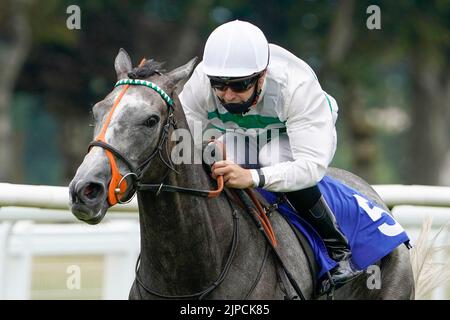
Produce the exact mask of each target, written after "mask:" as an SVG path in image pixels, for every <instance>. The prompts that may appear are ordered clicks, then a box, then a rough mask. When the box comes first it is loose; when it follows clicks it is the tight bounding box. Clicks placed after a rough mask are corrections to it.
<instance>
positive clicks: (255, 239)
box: [69, 49, 414, 299]
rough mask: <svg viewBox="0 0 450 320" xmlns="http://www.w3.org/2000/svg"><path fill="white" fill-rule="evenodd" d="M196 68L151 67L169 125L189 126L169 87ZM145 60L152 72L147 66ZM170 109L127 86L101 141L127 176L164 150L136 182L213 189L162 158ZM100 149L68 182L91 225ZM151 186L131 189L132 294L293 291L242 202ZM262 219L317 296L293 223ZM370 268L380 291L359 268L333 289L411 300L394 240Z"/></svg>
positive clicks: (348, 295)
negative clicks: (134, 212)
mask: <svg viewBox="0 0 450 320" xmlns="http://www.w3.org/2000/svg"><path fill="white" fill-rule="evenodd" d="M194 65H195V59H193V60H191V61H190V62H188V63H187V64H185V65H183V66H181V67H179V68H177V69H175V70H173V71H171V72H168V73H165V74H161V73H160V72H159V71H158V70H157V67H158V65H157V64H156V63H155V64H154V65H153V71H154V72H152V73H151V74H149V75H148V76H147V77H146V79H145V80H147V81H151V82H152V83H155V84H157V86H158V87H159V88H162V89H163V91H164V92H165V93H167V95H168V96H170V97H171V98H172V99H173V101H174V105H173V106H174V107H173V109H172V111H173V115H172V116H173V118H174V119H175V121H176V126H177V128H184V129H188V125H187V122H186V119H185V116H184V113H183V110H182V108H181V106H180V103H179V100H178V98H177V92H178V90H179V89H180V88H181V87H182V85H183V84H184V83H185V81H186V80H187V78H188V77H189V75H190V74H191V72H192V70H193V68H194ZM147 67H149V68H150V69H152V65H151V63H150V64H149V65H148V66H147ZM115 70H116V73H117V78H118V80H121V79H127V78H128V77H129V74H130V72H132V71H133V69H132V64H131V60H130V57H129V56H128V54H127V53H126V52H125V51H124V50H123V49H121V50H120V51H119V53H118V55H117V57H116V59H115ZM120 92H121V86H118V87H116V88H115V89H114V90H113V91H112V92H110V93H109V94H108V96H107V97H106V98H105V99H104V100H102V101H100V102H98V103H97V104H96V105H95V106H94V107H93V114H94V118H95V129H94V131H95V132H94V135H95V136H97V135H98V134H99V132H100V131H101V130H102V126H103V124H104V122H105V121H106V119H107V117H108V113H109V111H110V110H111V108H112V106H113V104H114V101H115V99H116V98H117V96H118V95H119V94H120ZM169 110H170V108H168V104H167V101H165V100H164V99H163V98H162V96H161V94H158V92H157V91H155V90H152V89H150V88H147V87H145V86H130V87H129V88H128V90H127V91H126V94H124V96H123V98H122V100H121V102H120V108H117V109H116V110H115V112H114V114H113V116H112V118H111V119H110V123H109V126H108V128H107V130H106V133H105V143H106V144H107V145H109V146H112V147H113V148H114V150H115V151H116V153H115V159H116V162H117V165H118V169H119V171H120V172H121V173H122V175H125V174H126V173H129V172H131V169H130V167H134V168H137V167H139V166H141V167H142V165H141V164H142V163H145V162H146V160H147V159H149V157H150V156H151V155H154V154H155V152H154V150H157V149H158V148H159V149H160V151H162V152H160V153H159V156H155V157H152V160H151V161H150V162H148V163H146V166H145V170H144V172H142V175H141V176H140V177H139V178H140V182H141V183H153V184H155V183H161V182H162V181H163V180H164V183H165V184H167V185H173V186H185V187H189V188H192V189H215V188H216V182H215V181H214V180H212V179H211V178H210V176H209V174H208V173H207V172H206V171H205V170H204V168H203V166H202V165H201V164H183V163H182V164H176V165H173V164H171V163H168V162H169V161H168V158H167V156H168V155H169V154H170V150H171V149H172V148H173V147H174V146H175V142H174V141H171V139H170V138H168V139H166V140H165V143H164V146H163V148H161V144H160V141H161V137H162V135H163V132H164V129H165V128H167V126H165V125H166V124H168V123H170V121H168V117H169V115H170V114H171V113H170V112H169ZM174 123H175V122H174ZM105 148H106V147H105V146H104V145H103V146H102V145H98V144H97V145H95V144H94V145H92V146H91V150H90V152H89V153H88V154H87V155H86V156H85V158H84V160H83V162H82V164H81V165H80V166H79V168H78V170H77V172H76V175H75V177H74V178H73V180H72V181H71V183H70V186H69V190H70V199H71V200H70V206H71V210H72V212H73V214H74V215H75V216H76V217H77V218H78V219H79V220H82V221H84V222H86V223H89V224H97V223H99V222H100V221H101V220H102V218H103V217H104V216H105V214H106V211H107V210H108V208H109V207H110V206H111V204H110V202H109V201H108V190H109V184H110V181H111V175H112V174H111V167H110V160H109V159H108V157H107V156H106V149H105ZM118 155H121V156H123V157H118ZM124 159H127V160H124ZM127 162H129V163H127ZM172 166H173V167H172ZM327 174H328V175H330V176H332V177H334V178H336V179H338V180H340V181H343V182H344V183H345V184H346V185H348V186H350V187H353V188H354V189H356V190H358V191H359V192H360V193H362V194H364V195H365V196H367V197H368V198H369V199H371V200H373V201H375V202H376V203H377V204H378V205H379V206H381V207H383V208H384V209H385V210H388V208H387V207H386V206H385V205H384V204H383V202H382V200H381V198H380V197H379V196H378V194H377V193H376V192H375V191H374V190H373V189H372V188H371V186H369V185H368V184H367V183H366V182H364V181H363V180H362V179H361V178H359V177H357V176H355V175H353V174H351V173H349V172H347V171H344V170H340V169H336V168H330V169H329V170H328V172H327ZM132 178H133V177H132ZM129 186H132V184H131V183H130V184H129ZM130 189H131V187H130ZM159 191H160V192H151V191H142V190H139V191H138V192H137V199H138V204H139V219H140V234H141V254H140V260H139V265H138V267H139V268H137V273H136V280H135V281H134V283H133V285H132V288H131V291H130V295H129V297H130V299H159V298H205V299H283V298H284V297H285V293H286V290H291V292H292V288H288V289H285V288H284V286H283V284H282V283H280V281H279V279H278V278H279V277H278V268H279V264H278V260H277V259H275V258H274V255H273V254H270V250H269V254H267V251H268V250H267V241H266V239H265V238H264V237H263V236H262V234H261V233H260V231H259V230H258V229H257V228H256V226H255V223H254V221H253V219H252V218H251V217H250V216H249V214H248V213H247V212H245V211H244V210H242V209H241V208H240V207H237V206H235V207H234V209H232V208H233V206H232V204H230V201H229V200H228V198H227V197H226V196H225V195H224V193H222V194H221V195H220V196H218V197H217V198H213V199H208V198H206V197H200V196H196V195H191V194H186V193H180V192H165V191H164V190H162V191H161V190H159ZM130 192H132V191H130ZM270 220H271V223H272V226H273V229H274V232H275V235H276V237H277V241H278V248H279V254H280V256H281V258H282V260H283V261H284V264H285V266H286V268H287V270H289V272H290V273H291V275H292V277H293V278H294V279H295V281H296V283H298V285H299V287H300V288H301V291H302V293H303V295H304V298H305V299H314V298H317V297H316V296H315V295H314V283H315V281H314V279H313V275H312V274H311V271H310V268H309V266H308V260H307V255H306V254H305V251H304V250H303V247H302V246H301V244H300V243H299V241H298V239H297V238H296V236H295V234H294V232H293V230H292V229H291V227H290V226H289V224H288V223H287V222H286V221H285V219H284V218H282V217H281V215H280V214H278V213H276V212H275V213H274V214H273V215H271V217H270ZM236 230H237V231H236ZM231 252H232V253H233V254H232V256H230V255H231ZM378 265H379V267H380V270H381V283H382V285H381V288H372V287H370V286H368V285H367V283H368V279H369V277H370V274H369V273H364V274H363V275H362V276H360V277H358V278H357V279H356V280H354V281H353V282H351V283H349V284H347V285H345V286H343V287H342V288H340V289H338V290H337V291H336V292H335V298H336V299H413V298H414V280H413V271H412V267H411V263H410V254H409V251H408V249H407V248H406V246H404V245H401V246H399V247H397V248H396V249H395V250H394V251H392V252H391V253H390V254H388V255H387V256H385V257H384V258H383V259H382V260H381V261H379V262H378ZM225 269H226V270H225ZM225 271H226V272H225Z"/></svg>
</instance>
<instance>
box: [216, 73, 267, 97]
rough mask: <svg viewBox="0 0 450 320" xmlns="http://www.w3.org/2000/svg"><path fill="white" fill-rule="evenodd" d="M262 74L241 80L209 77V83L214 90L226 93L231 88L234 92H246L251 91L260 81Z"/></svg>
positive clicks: (241, 78) (240, 78)
mask: <svg viewBox="0 0 450 320" xmlns="http://www.w3.org/2000/svg"><path fill="white" fill-rule="evenodd" d="M259 76H260V73H258V74H256V75H255V74H252V75H251V76H248V77H239V78H225V77H213V76H209V82H210V83H211V87H212V88H213V89H217V90H220V91H225V90H226V89H227V88H230V89H231V90H232V91H234V92H238V93H239V92H245V91H247V90H248V89H250V88H251V87H252V86H253V85H254V84H255V83H256V81H258V79H259Z"/></svg>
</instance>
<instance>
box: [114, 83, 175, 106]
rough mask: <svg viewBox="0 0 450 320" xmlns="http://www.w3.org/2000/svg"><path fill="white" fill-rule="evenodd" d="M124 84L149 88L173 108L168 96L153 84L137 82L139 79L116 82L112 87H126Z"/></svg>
mask: <svg viewBox="0 0 450 320" xmlns="http://www.w3.org/2000/svg"><path fill="white" fill-rule="evenodd" d="M126 84H129V85H138V86H146V87H149V88H151V89H153V90H155V91H156V92H158V93H159V95H160V96H161V98H163V99H164V101H166V102H167V104H168V105H169V106H173V100H172V99H171V98H170V97H169V95H168V94H167V93H165V92H164V90H163V89H161V88H160V87H159V86H158V85H156V84H154V83H153V82H150V81H146V80H139V79H122V80H119V81H117V82H116V84H115V85H114V87H117V86H122V85H126Z"/></svg>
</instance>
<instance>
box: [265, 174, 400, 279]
mask: <svg viewBox="0 0 450 320" xmlns="http://www.w3.org/2000/svg"><path fill="white" fill-rule="evenodd" d="M318 186H319V189H320V191H321V192H322V194H323V196H324V197H325V199H326V201H327V203H328V205H329V206H330V208H331V210H332V211H333V213H334V215H335V216H336V221H337V222H338V224H339V226H340V228H341V230H342V232H343V233H344V234H345V236H346V237H347V239H348V241H349V244H350V248H351V250H352V263H353V265H354V266H355V267H356V268H358V269H359V270H364V269H366V268H367V267H368V266H370V265H372V264H375V263H376V262H377V261H378V260H380V259H381V258H383V257H384V256H386V255H387V254H389V253H390V252H391V251H392V250H394V249H395V248H396V247H398V246H399V245H400V244H402V243H406V242H408V241H409V237H408V235H407V234H406V232H405V230H404V229H403V228H402V227H401V226H400V224H399V223H398V222H397V221H396V220H395V219H394V218H393V217H392V216H391V215H390V214H389V213H388V212H386V211H385V210H384V209H382V208H380V207H379V206H377V205H376V204H375V203H374V202H373V201H371V200H368V199H367V198H366V197H365V196H363V195H362V194H361V193H359V192H358V191H356V190H354V189H352V188H350V187H348V186H346V185H345V184H343V183H342V182H340V181H338V180H336V179H333V178H331V177H329V176H325V177H324V178H323V179H322V181H320V182H319V184H318ZM257 191H258V192H259V193H260V194H261V195H262V196H263V197H264V198H265V199H266V200H267V201H268V202H269V203H270V204H273V203H275V202H276V201H277V195H276V194H275V193H272V192H270V191H267V190H264V189H260V188H258V189H257ZM278 211H279V212H280V213H281V214H283V215H284V216H285V217H286V218H287V219H289V220H290V221H291V223H292V224H293V225H294V226H295V227H296V228H298V230H299V231H300V232H302V233H303V234H304V235H305V237H306V239H307V240H308V241H309V244H310V245H311V248H312V249H313V251H314V255H315V258H316V261H317V264H318V266H319V270H320V272H319V275H318V277H319V278H321V277H322V276H323V275H324V274H325V273H326V272H328V271H329V270H331V269H332V268H334V267H335V266H336V262H335V261H334V260H333V259H331V258H330V257H329V255H328V253H327V250H326V248H325V244H324V243H323V241H322V239H321V238H320V237H319V235H318V234H317V233H316V231H315V230H314V229H313V228H312V227H311V226H310V225H309V224H308V223H307V222H306V221H305V220H304V219H302V218H301V214H300V215H299V214H297V213H296V212H295V211H294V210H293V209H292V208H291V207H290V206H289V205H287V204H285V203H283V204H281V205H279V209H278Z"/></svg>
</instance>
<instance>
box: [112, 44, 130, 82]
mask: <svg viewBox="0 0 450 320" xmlns="http://www.w3.org/2000/svg"><path fill="white" fill-rule="evenodd" d="M114 67H115V68H116V74H117V80H120V79H123V78H127V77H128V76H127V74H128V72H130V71H131V69H132V65H131V59H130V56H129V55H128V53H127V52H126V51H125V50H124V49H122V48H120V50H119V53H118V54H117V56H116V60H115V61H114Z"/></svg>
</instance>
